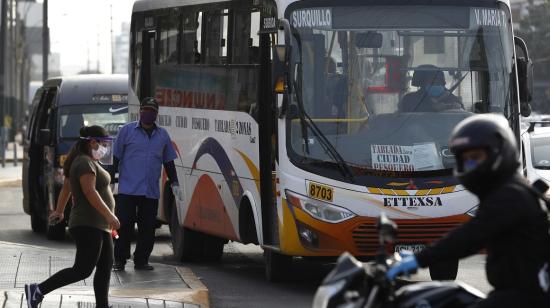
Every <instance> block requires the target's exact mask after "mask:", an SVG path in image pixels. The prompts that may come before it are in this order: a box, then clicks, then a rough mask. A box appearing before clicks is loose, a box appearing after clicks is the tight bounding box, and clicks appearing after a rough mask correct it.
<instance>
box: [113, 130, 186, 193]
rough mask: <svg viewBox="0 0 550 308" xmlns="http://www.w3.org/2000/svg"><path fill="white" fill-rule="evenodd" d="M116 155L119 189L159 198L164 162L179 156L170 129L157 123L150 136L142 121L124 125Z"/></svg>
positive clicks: (117, 139) (116, 145)
mask: <svg viewBox="0 0 550 308" xmlns="http://www.w3.org/2000/svg"><path fill="white" fill-rule="evenodd" d="M113 155H114V156H115V157H116V158H118V159H119V161H120V162H119V165H118V170H119V177H118V192H119V193H120V194H125V195H132V196H145V197H146V198H151V199H158V198H159V197H160V192H159V179H160V173H161V171H162V164H164V163H167V162H170V161H173V160H174V159H176V158H177V157H178V155H177V154H176V151H175V150H174V147H173V146H172V141H171V140H170V136H169V135H168V132H167V131H166V130H165V129H164V128H162V127H159V126H155V129H153V133H152V134H151V136H150V137H149V135H148V134H147V132H146V131H145V129H144V128H142V127H141V126H140V125H139V122H131V123H128V124H126V125H124V126H123V127H122V128H121V129H120V131H119V133H118V136H117V138H116V140H115V144H114V146H113Z"/></svg>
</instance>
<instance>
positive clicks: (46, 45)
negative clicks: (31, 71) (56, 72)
mask: <svg viewBox="0 0 550 308" xmlns="http://www.w3.org/2000/svg"><path fill="white" fill-rule="evenodd" d="M42 5H43V6H42V81H44V82H45V81H46V80H47V79H48V71H49V68H48V57H49V55H50V29H49V28H48V0H44V3H43V4H42Z"/></svg>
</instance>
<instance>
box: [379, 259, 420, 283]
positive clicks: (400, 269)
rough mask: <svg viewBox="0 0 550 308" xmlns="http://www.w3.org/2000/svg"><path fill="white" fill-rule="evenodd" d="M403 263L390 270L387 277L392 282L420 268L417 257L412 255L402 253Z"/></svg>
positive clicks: (398, 263) (396, 264) (400, 262)
mask: <svg viewBox="0 0 550 308" xmlns="http://www.w3.org/2000/svg"><path fill="white" fill-rule="evenodd" d="M401 258H402V259H401V261H399V262H397V263H395V264H394V265H392V267H390V268H389V269H388V272H387V273H386V277H387V278H388V280H390V281H392V280H394V279H395V277H397V276H398V275H400V274H408V273H410V272H411V271H414V270H416V269H417V268H418V262H416V257H415V256H414V255H413V254H410V253H401Z"/></svg>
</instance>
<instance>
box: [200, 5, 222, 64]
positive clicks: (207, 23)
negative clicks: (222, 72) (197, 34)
mask: <svg viewBox="0 0 550 308" xmlns="http://www.w3.org/2000/svg"><path fill="white" fill-rule="evenodd" d="M203 21H204V27H203V31H202V33H203V35H204V39H203V40H202V44H203V47H204V52H203V56H204V61H203V63H206V64H221V47H222V44H221V42H222V26H223V24H222V12H221V11H217V10H216V11H207V12H204V15H203Z"/></svg>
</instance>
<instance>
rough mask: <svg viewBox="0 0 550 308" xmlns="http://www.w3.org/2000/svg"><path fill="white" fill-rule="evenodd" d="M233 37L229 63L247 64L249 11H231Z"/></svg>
mask: <svg viewBox="0 0 550 308" xmlns="http://www.w3.org/2000/svg"><path fill="white" fill-rule="evenodd" d="M233 21H234V22H233V34H234V35H233V37H232V50H231V63H234V64H248V63H249V60H248V55H249V49H248V43H249V42H248V41H249V38H250V11H249V10H235V11H234V12H233Z"/></svg>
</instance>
